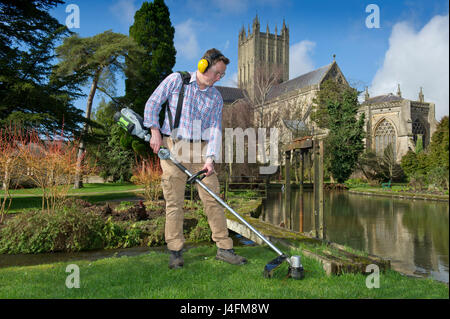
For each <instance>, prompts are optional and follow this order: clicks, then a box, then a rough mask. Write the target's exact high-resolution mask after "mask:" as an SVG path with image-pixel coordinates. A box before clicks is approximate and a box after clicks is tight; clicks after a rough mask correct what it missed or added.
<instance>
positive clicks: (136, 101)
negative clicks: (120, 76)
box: [125, 0, 176, 115]
mask: <svg viewBox="0 0 450 319" xmlns="http://www.w3.org/2000/svg"><path fill="white" fill-rule="evenodd" d="M129 32H130V37H131V38H133V39H134V40H135V41H136V43H138V44H139V45H140V46H142V47H143V48H144V51H145V52H144V53H143V54H133V55H130V58H132V59H127V62H126V63H127V66H128V68H127V71H126V77H127V79H126V81H125V100H126V102H127V103H130V104H131V107H132V108H133V109H134V110H135V111H136V112H137V113H138V114H141V115H142V114H143V113H144V108H145V103H146V102H147V100H148V98H149V96H150V95H151V94H152V93H153V91H154V90H155V89H156V88H157V86H158V85H159V83H161V81H162V80H164V79H165V78H166V77H167V76H168V75H169V74H170V73H172V68H173V66H174V65H175V55H176V50H175V46H174V43H173V38H174V35H175V29H174V27H173V26H172V23H171V22H170V13H169V9H168V8H167V6H166V5H165V3H164V1H163V0H155V1H154V2H153V3H149V2H144V3H143V4H142V6H141V8H140V9H139V10H138V11H136V13H135V15H134V23H133V25H132V26H131V27H130V30H129Z"/></svg>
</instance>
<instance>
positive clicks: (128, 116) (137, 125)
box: [114, 108, 304, 279]
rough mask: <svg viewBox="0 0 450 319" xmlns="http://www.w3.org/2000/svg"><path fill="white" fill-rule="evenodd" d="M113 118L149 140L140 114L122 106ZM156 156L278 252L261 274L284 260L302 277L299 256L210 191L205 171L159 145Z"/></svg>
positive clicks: (268, 273) (292, 272) (295, 275)
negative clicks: (190, 168) (278, 244)
mask: <svg viewBox="0 0 450 319" xmlns="http://www.w3.org/2000/svg"><path fill="white" fill-rule="evenodd" d="M114 120H115V121H116V122H117V124H119V126H121V127H122V128H124V129H125V130H126V131H127V132H128V133H130V134H131V135H134V136H137V137H139V138H141V139H143V140H145V141H147V142H148V141H150V137H151V135H150V133H149V132H148V131H147V130H145V129H144V125H143V119H142V117H141V116H139V115H138V114H136V113H135V112H134V111H133V110H131V109H130V108H123V109H122V110H121V111H120V112H117V113H116V114H115V115H114ZM158 157H159V158H160V159H161V160H170V161H172V163H174V164H175V165H176V166H177V167H178V168H179V169H180V170H181V171H182V172H184V173H185V174H186V175H187V176H188V180H187V182H188V183H197V184H198V185H199V186H200V187H201V188H203V189H204V190H205V191H207V192H208V194H210V195H211V196H212V197H213V198H214V199H215V200H216V201H218V202H219V203H220V204H221V205H222V206H223V207H225V208H226V209H227V210H228V211H229V212H230V213H232V214H233V215H234V216H235V217H236V218H237V219H239V220H240V221H241V222H242V223H243V224H244V225H245V226H247V227H248V228H250V230H251V231H252V232H253V233H255V234H256V235H257V236H258V237H259V238H261V239H262V240H263V241H264V242H265V243H266V244H267V245H268V246H269V247H270V248H272V250H273V251H275V252H276V253H277V254H278V257H276V258H275V259H273V260H271V261H269V262H268V263H267V264H266V265H265V266H264V272H263V275H264V277H266V278H270V277H272V276H273V272H274V270H275V269H276V268H278V267H279V266H280V265H281V264H282V263H283V262H284V261H286V262H287V263H288V264H289V270H288V276H290V277H292V278H294V279H303V278H304V273H303V266H302V264H301V259H300V256H291V257H288V256H287V255H285V254H284V253H283V252H281V251H280V250H279V249H278V248H277V247H275V246H274V245H273V244H272V243H271V242H270V241H269V240H268V239H267V238H266V237H264V236H263V235H262V234H261V233H260V232H259V231H257V230H256V229H255V228H254V227H253V226H252V225H250V224H249V223H248V222H247V221H246V220H245V219H244V218H242V216H241V215H239V214H238V213H236V212H235V211H234V209H233V208H231V207H230V206H229V205H228V204H227V203H225V202H224V201H223V200H222V199H221V198H220V197H219V196H217V194H215V193H214V192H213V191H211V190H210V189H209V188H208V187H207V186H206V185H205V184H204V183H203V182H202V179H203V178H204V177H205V175H204V173H206V171H204V170H202V171H199V172H197V173H195V174H192V173H191V172H190V171H188V170H187V169H186V167H184V166H183V165H182V164H181V163H180V162H179V161H178V160H177V159H176V158H175V157H174V156H173V155H172V154H171V153H170V151H169V150H168V149H167V148H165V147H161V148H160V150H159V152H158Z"/></svg>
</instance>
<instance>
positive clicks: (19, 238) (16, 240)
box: [0, 205, 104, 254]
mask: <svg viewBox="0 0 450 319" xmlns="http://www.w3.org/2000/svg"><path fill="white" fill-rule="evenodd" d="M103 226H104V221H103V220H102V218H101V217H100V216H99V215H97V214H95V213H93V212H89V211H84V210H82V209H80V208H79V207H77V206H75V205H73V206H70V207H66V208H64V209H59V210H56V211H55V212H54V213H53V214H47V213H43V212H40V211H28V212H23V213H20V214H19V215H17V216H16V217H15V218H12V219H10V220H8V222H7V223H6V225H5V227H4V228H3V229H2V230H1V231H0V253H9V254H18V253H41V252H56V251H69V252H71V251H80V250H88V249H99V248H102V247H103Z"/></svg>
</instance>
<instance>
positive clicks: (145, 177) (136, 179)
mask: <svg viewBox="0 0 450 319" xmlns="http://www.w3.org/2000/svg"><path fill="white" fill-rule="evenodd" d="M161 175H162V170H161V167H160V166H159V162H158V159H151V158H150V159H146V160H142V161H141V163H138V164H137V165H136V166H135V167H134V169H133V176H132V177H131V181H132V182H133V183H135V184H138V185H144V197H145V199H146V200H147V201H155V200H158V198H159V197H160V196H161V195H162V187H161Z"/></svg>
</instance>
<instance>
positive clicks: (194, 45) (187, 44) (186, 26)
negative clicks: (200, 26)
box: [174, 19, 200, 59]
mask: <svg viewBox="0 0 450 319" xmlns="http://www.w3.org/2000/svg"><path fill="white" fill-rule="evenodd" d="M195 30H196V27H195V24H194V22H193V21H192V19H188V20H187V21H185V22H183V23H180V24H177V25H176V26H175V39H174V43H175V49H176V50H177V55H178V54H181V55H183V56H184V57H185V58H187V59H194V58H198V57H199V56H200V47H199V45H198V41H197V35H196V34H195Z"/></svg>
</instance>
